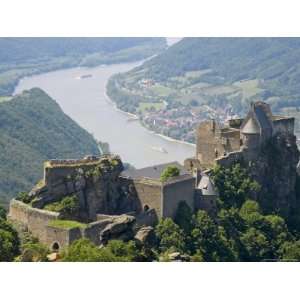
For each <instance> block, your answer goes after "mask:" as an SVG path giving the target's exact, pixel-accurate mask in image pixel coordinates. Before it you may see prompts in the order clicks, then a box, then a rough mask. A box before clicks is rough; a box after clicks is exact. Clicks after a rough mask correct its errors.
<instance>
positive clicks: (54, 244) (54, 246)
mask: <svg viewBox="0 0 300 300" xmlns="http://www.w3.org/2000/svg"><path fill="white" fill-rule="evenodd" d="M51 249H52V251H54V252H58V251H59V249H60V246H59V243H58V242H54V243H53V244H52V247H51Z"/></svg>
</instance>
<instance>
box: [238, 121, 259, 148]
mask: <svg viewBox="0 0 300 300" xmlns="http://www.w3.org/2000/svg"><path fill="white" fill-rule="evenodd" d="M241 135H242V136H241V137H242V142H243V147H244V148H246V149H255V148H257V147H259V145H260V128H259V125H258V124H257V121H256V120H255V119H254V118H253V117H251V118H249V120H248V121H247V122H246V124H245V125H244V127H243V128H242V130H241Z"/></svg>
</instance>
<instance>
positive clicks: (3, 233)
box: [0, 219, 20, 261]
mask: <svg viewBox="0 0 300 300" xmlns="http://www.w3.org/2000/svg"><path fill="white" fill-rule="evenodd" d="M19 246H20V241H19V237H18V233H17V232H16V230H15V229H14V228H13V227H12V226H11V225H10V224H9V223H8V222H7V221H5V220H4V219H0V261H12V260H13V259H14V257H15V256H16V255H18V254H19Z"/></svg>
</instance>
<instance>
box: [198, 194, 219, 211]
mask: <svg viewBox="0 0 300 300" xmlns="http://www.w3.org/2000/svg"><path fill="white" fill-rule="evenodd" d="M216 201H217V197H216V196H214V195H202V193H201V190H199V189H196V190H195V211H197V210H199V209H201V210H205V211H206V212H208V213H209V214H210V215H211V216H214V215H215V213H216V211H217V209H216V208H217V206H216Z"/></svg>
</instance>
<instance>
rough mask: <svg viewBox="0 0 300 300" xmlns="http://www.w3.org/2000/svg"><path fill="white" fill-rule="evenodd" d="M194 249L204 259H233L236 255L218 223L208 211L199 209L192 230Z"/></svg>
mask: <svg viewBox="0 0 300 300" xmlns="http://www.w3.org/2000/svg"><path fill="white" fill-rule="evenodd" d="M191 235H192V239H193V244H194V251H195V253H196V254H197V256H200V257H202V258H203V259H204V261H232V260H234V257H233V255H232V253H231V250H230V249H229V248H228V245H226V243H225V239H223V236H221V235H220V234H219V231H218V226H217V224H216V223H215V222H214V221H213V220H212V219H211V218H210V216H209V215H208V214H207V212H205V211H203V210H199V211H198V212H197V214H196V216H195V217H194V228H193V230H192V234H191Z"/></svg>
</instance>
